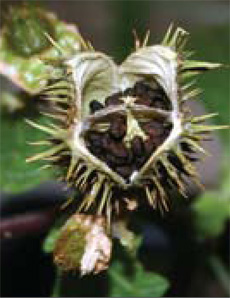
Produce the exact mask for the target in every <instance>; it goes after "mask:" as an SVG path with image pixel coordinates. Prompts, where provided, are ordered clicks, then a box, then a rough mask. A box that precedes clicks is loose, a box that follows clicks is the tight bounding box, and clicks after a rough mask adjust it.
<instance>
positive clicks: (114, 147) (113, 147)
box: [108, 142, 129, 159]
mask: <svg viewBox="0 0 230 298" xmlns="http://www.w3.org/2000/svg"><path fill="white" fill-rule="evenodd" d="M108 149H109V151H110V153H111V154H112V155H115V156H116V157H121V158H125V159H127V158H128V155H129V153H128V150H127V148H126V147H125V145H124V144H123V143H118V142H110V144H109V148H108Z"/></svg>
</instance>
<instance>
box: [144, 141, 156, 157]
mask: <svg viewBox="0 0 230 298" xmlns="http://www.w3.org/2000/svg"><path fill="white" fill-rule="evenodd" d="M144 147H145V152H146V156H147V157H149V156H150V155H151V154H152V153H153V152H154V151H155V150H156V145H155V143H154V142H153V139H152V138H148V139H147V140H145V143H144Z"/></svg>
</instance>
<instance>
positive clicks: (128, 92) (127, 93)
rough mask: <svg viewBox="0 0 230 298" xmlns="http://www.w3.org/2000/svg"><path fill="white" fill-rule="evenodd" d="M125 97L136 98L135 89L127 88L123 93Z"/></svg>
mask: <svg viewBox="0 0 230 298" xmlns="http://www.w3.org/2000/svg"><path fill="white" fill-rule="evenodd" d="M123 96H135V90H134V89H133V88H127V89H126V90H125V91H124V92H123Z"/></svg>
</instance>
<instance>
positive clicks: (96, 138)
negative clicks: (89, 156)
mask: <svg viewBox="0 0 230 298" xmlns="http://www.w3.org/2000/svg"><path fill="white" fill-rule="evenodd" d="M88 140H89V143H90V146H92V147H94V146H96V147H102V134H99V133H96V132H92V133H90V134H89V135H88Z"/></svg>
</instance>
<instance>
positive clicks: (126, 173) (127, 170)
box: [115, 166, 132, 178]
mask: <svg viewBox="0 0 230 298" xmlns="http://www.w3.org/2000/svg"><path fill="white" fill-rule="evenodd" d="M115 171H116V172H117V173H118V174H119V175H121V176H122V177H124V178H129V177H130V175H131V174H132V167H129V166H119V167H116V168H115Z"/></svg>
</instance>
